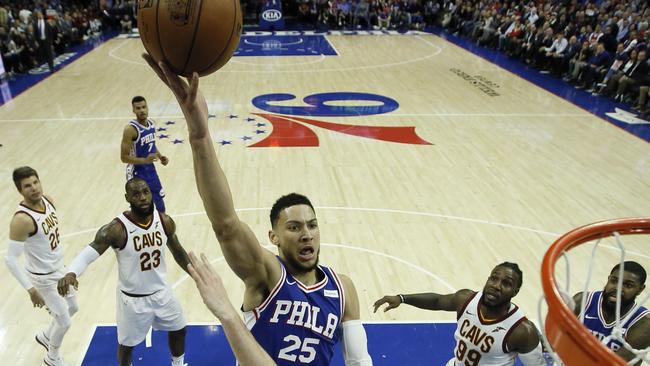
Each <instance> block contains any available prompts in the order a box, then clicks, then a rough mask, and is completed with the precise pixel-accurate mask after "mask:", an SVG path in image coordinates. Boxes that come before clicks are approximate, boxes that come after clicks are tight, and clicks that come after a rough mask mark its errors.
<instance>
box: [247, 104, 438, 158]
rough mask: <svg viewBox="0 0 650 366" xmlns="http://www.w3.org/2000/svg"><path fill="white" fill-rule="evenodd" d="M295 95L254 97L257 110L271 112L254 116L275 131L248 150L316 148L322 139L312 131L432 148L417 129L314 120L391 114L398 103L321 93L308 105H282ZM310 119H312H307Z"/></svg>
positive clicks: (397, 106)
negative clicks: (271, 126) (267, 122)
mask: <svg viewBox="0 0 650 366" xmlns="http://www.w3.org/2000/svg"><path fill="white" fill-rule="evenodd" d="M295 98H296V96H295V95H293V94H264V95H260V96H258V97H255V98H253V100H252V103H253V105H254V106H255V107H257V108H259V109H261V110H263V111H266V112H269V113H253V114H255V115H257V116H259V117H262V118H264V119H266V120H267V121H269V122H270V123H271V124H272V125H273V131H272V132H271V134H270V135H268V136H266V137H265V138H264V139H263V140H261V141H258V142H256V143H254V144H252V145H249V146H248V147H315V146H319V140H318V136H317V135H316V133H315V132H314V131H313V129H325V130H329V131H333V132H336V133H340V134H345V135H351V136H357V137H363V138H369V139H373V140H380V141H387V142H396V143H402V144H411V145H431V143H430V142H428V141H426V140H423V139H422V138H420V137H419V136H418V135H417V134H416V132H415V127H413V126H409V127H402V126H367V125H362V124H343V123H335V122H328V121H323V120H322V119H320V118H319V119H314V118H313V117H362V116H370V115H377V114H384V113H389V112H392V111H394V110H396V109H397V108H399V103H397V101H396V100H394V99H392V98H389V97H385V96H382V95H377V94H369V93H349V92H337V93H320V94H312V95H308V96H306V97H305V98H303V102H304V103H305V104H306V105H307V106H295V103H292V105H281V103H286V102H289V101H293V100H294V99H295ZM307 117H309V118H307Z"/></svg>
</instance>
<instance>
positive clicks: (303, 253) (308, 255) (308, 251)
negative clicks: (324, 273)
mask: <svg viewBox="0 0 650 366" xmlns="http://www.w3.org/2000/svg"><path fill="white" fill-rule="evenodd" d="M298 258H300V260H301V261H303V262H307V261H310V260H312V258H314V248H312V247H304V248H302V249H300V251H299V252H298Z"/></svg>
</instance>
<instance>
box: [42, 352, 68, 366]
mask: <svg viewBox="0 0 650 366" xmlns="http://www.w3.org/2000/svg"><path fill="white" fill-rule="evenodd" d="M43 362H45V364H46V365H47V366H68V364H67V363H65V362H64V361H63V358H62V357H60V356H59V357H57V358H56V359H53V358H52V357H50V354H49V353H48V354H47V356H45V358H44V359H43Z"/></svg>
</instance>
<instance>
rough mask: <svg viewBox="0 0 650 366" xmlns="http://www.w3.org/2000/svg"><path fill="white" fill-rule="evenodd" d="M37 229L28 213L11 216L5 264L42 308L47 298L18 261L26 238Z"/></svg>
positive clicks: (35, 302) (36, 304)
mask: <svg viewBox="0 0 650 366" xmlns="http://www.w3.org/2000/svg"><path fill="white" fill-rule="evenodd" d="M35 230H36V227H35V226H34V221H33V220H32V219H31V218H30V217H29V216H28V215H27V214H25V213H19V214H16V215H14V217H12V218H11V223H10V224H9V247H8V248H7V254H5V264H6V265H7V269H9V272H11V274H12V275H13V276H14V278H16V280H18V283H20V285H21V286H22V287H23V288H24V289H25V290H27V293H28V294H29V299H30V300H31V302H32V305H34V307H37V308H41V307H43V306H45V300H43V297H42V296H41V294H40V293H39V292H38V290H36V288H34V286H32V283H31V282H30V281H29V277H28V276H27V272H26V271H25V269H24V268H23V267H21V266H20V264H19V263H18V258H20V256H21V255H22V254H23V251H24V248H25V240H27V237H29V234H30V233H33V232H34V231H35Z"/></svg>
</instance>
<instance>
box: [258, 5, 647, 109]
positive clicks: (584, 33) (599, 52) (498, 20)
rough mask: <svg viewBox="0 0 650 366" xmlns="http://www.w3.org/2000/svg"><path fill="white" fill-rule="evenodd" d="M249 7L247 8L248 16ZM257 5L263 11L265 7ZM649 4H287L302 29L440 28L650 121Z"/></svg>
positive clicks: (403, 29) (287, 10) (290, 15)
mask: <svg viewBox="0 0 650 366" xmlns="http://www.w3.org/2000/svg"><path fill="white" fill-rule="evenodd" d="M250 1H255V0H249V3H248V5H249V8H250V4H253V3H250ZM264 1H270V0H264ZM255 4H257V7H258V10H257V12H259V8H260V7H261V6H263V5H262V4H261V3H255ZM649 4H650V2H649V1H648V0H514V1H510V0H297V2H294V0H286V1H285V3H284V4H283V8H284V10H285V13H286V14H287V15H288V18H295V19H296V24H297V26H298V27H299V28H302V29H316V30H321V31H322V30H330V29H360V28H361V29H382V30H383V29H388V30H397V31H407V30H410V29H415V30H419V29H423V28H425V27H430V26H435V27H441V28H443V29H444V30H446V31H447V32H449V33H452V34H455V35H457V36H460V37H464V38H467V39H471V40H472V41H473V42H475V43H476V44H477V45H479V46H482V47H489V48H493V49H496V50H498V51H501V52H503V53H505V54H507V55H508V56H509V57H511V58H513V59H518V60H521V62H524V63H526V64H528V65H530V66H531V67H534V68H537V69H539V71H540V72H541V73H545V74H550V75H553V76H555V77H558V78H562V79H564V80H565V81H566V82H568V83H571V84H572V85H573V86H574V87H575V88H577V89H584V90H585V91H588V92H590V93H593V94H595V95H604V96H608V97H611V98H613V99H616V100H617V101H620V102H625V103H630V104H632V105H633V107H634V108H635V109H637V110H638V111H640V112H641V113H642V114H645V115H648V114H649V112H650V108H648V106H647V105H646V103H647V101H648V99H649V98H648V91H649V90H650V76H649V75H648V72H649V70H650V65H649V64H648V62H649V61H648V57H647V53H646V48H647V44H649V43H650V32H649V31H648V27H649V25H650V24H649V23H650V5H649Z"/></svg>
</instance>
